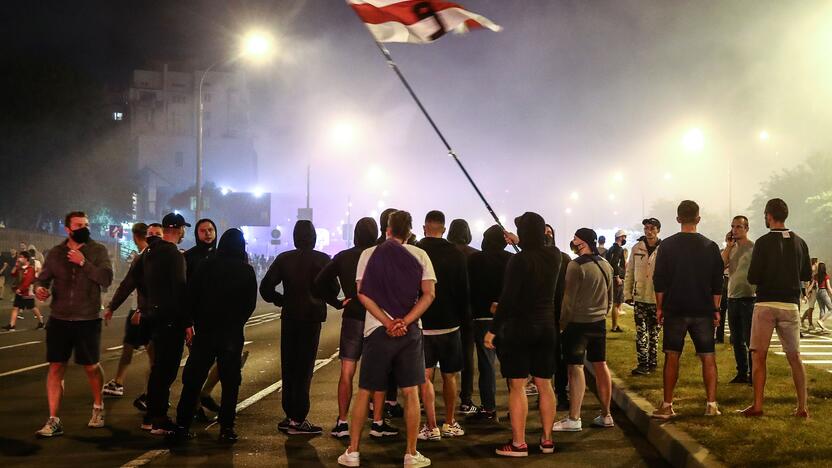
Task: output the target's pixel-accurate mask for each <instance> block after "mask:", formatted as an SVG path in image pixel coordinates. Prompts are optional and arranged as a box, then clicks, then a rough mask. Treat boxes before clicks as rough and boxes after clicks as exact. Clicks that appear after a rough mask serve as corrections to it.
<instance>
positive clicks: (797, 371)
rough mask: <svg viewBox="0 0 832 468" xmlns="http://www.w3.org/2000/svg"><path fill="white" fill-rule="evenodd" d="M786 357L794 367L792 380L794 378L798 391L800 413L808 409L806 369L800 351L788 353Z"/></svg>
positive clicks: (796, 390) (798, 409)
mask: <svg viewBox="0 0 832 468" xmlns="http://www.w3.org/2000/svg"><path fill="white" fill-rule="evenodd" d="M786 359H788V361H789V366H791V368H792V380H794V390H795V392H796V393H797V411H798V413H800V412H803V411H808V409H807V408H806V399H807V395H806V369H804V368H803V361H801V359H800V353H799V352H797V353H786Z"/></svg>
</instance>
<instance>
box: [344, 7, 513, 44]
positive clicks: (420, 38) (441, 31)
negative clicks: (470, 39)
mask: <svg viewBox="0 0 832 468" xmlns="http://www.w3.org/2000/svg"><path fill="white" fill-rule="evenodd" d="M347 3H349V5H350V6H351V7H352V9H353V10H355V12H356V14H358V16H359V17H360V18H361V20H362V21H363V22H364V23H365V24H366V25H367V28H368V29H369V30H370V32H371V33H372V34H373V36H374V37H375V38H376V40H377V41H379V42H410V43H414V44H426V43H428V42H433V41H435V40H437V39H439V38H440V37H442V36H443V35H445V33H447V32H455V33H463V32H465V31H468V30H469V29H479V28H487V29H490V30H492V31H499V30H501V29H502V28H501V27H500V26H498V25H496V24H494V23H493V22H492V21H491V20H489V19H488V18H486V17H485V16H481V15H478V14H476V13H473V12H471V11H468V10H466V9H465V8H463V7H462V6H460V5H458V4H456V3H452V2H444V1H440V0H347Z"/></svg>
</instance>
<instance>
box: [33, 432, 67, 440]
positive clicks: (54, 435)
mask: <svg viewBox="0 0 832 468" xmlns="http://www.w3.org/2000/svg"><path fill="white" fill-rule="evenodd" d="M35 435H36V436H37V437H38V438H39V439H49V438H52V437H58V436H62V435H64V431H57V432H53V433H51V434H41V433H40V432H38V433H36V434H35Z"/></svg>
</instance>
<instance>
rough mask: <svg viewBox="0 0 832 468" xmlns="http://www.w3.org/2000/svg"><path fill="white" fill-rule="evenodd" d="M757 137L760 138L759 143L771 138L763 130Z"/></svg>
mask: <svg viewBox="0 0 832 468" xmlns="http://www.w3.org/2000/svg"><path fill="white" fill-rule="evenodd" d="M758 136H759V138H760V141H768V139H769V138H771V135H769V134H768V132H767V131H765V130H763V131H761V132H760V134H759V135H758Z"/></svg>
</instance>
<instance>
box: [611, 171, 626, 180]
mask: <svg viewBox="0 0 832 468" xmlns="http://www.w3.org/2000/svg"><path fill="white" fill-rule="evenodd" d="M612 180H614V181H615V182H624V174H622V173H621V172H616V173H615V174H613V176H612Z"/></svg>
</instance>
